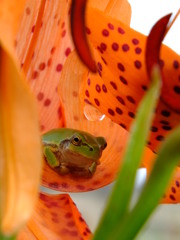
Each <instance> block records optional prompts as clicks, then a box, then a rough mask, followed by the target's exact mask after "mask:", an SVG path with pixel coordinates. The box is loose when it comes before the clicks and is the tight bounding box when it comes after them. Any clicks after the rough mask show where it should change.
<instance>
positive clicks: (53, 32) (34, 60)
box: [16, 0, 73, 132]
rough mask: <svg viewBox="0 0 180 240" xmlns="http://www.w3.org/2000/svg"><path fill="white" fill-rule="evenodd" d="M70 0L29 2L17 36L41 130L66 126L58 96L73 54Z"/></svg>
mask: <svg viewBox="0 0 180 240" xmlns="http://www.w3.org/2000/svg"><path fill="white" fill-rule="evenodd" d="M69 8H70V1H65V0H63V1H45V0H43V1H30V0H29V1H27V2H26V6H25V9H24V14H23V17H22V21H21V26H20V28H19V32H18V34H17V37H16V50H17V54H18V58H19V60H20V64H21V67H22V69H23V70H24V71H25V74H26V76H27V79H28V82H29V84H30V86H31V88H32V89H33V92H34V94H35V96H36V98H37V101H38V105H39V112H40V123H41V130H42V131H43V132H45V131H48V130H49V129H52V128H55V127H56V128H57V127H61V126H63V124H64V122H63V116H62V109H61V105H60V100H59V96H58V93H57V86H58V80H59V77H60V74H61V71H62V68H63V64H64V61H65V59H66V58H67V56H68V55H69V53H70V52H71V51H72V48H73V46H72V42H71V37H70V33H69Z"/></svg>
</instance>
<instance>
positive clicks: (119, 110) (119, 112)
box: [116, 107, 123, 115]
mask: <svg viewBox="0 0 180 240" xmlns="http://www.w3.org/2000/svg"><path fill="white" fill-rule="evenodd" d="M116 112H117V113H118V114H119V115H121V114H123V111H122V110H121V109H120V108H118V107H116Z"/></svg>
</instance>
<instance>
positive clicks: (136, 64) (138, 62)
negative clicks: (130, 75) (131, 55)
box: [134, 60, 142, 69]
mask: <svg viewBox="0 0 180 240" xmlns="http://www.w3.org/2000/svg"><path fill="white" fill-rule="evenodd" d="M134 66H135V67H136V68H137V69H140V68H141V67H142V63H141V62H140V61H139V60H136V61H135V62H134Z"/></svg>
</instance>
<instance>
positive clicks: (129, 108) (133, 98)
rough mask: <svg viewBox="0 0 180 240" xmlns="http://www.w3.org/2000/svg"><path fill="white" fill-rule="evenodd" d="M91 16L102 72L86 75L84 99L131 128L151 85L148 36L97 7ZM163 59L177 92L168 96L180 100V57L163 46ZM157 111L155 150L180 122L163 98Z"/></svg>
mask: <svg viewBox="0 0 180 240" xmlns="http://www.w3.org/2000/svg"><path fill="white" fill-rule="evenodd" d="M87 19H88V21H87V22H88V28H89V29H90V34H89V40H90V42H91V44H92V46H93V47H94V49H95V50H94V55H95V58H96V62H97V66H98V72H99V75H95V76H94V75H93V74H91V73H89V74H88V75H87V76H84V85H83V90H82V98H83V99H85V101H88V102H90V103H91V104H92V105H94V106H95V107H96V108H97V109H99V110H100V112H102V113H104V114H105V115H106V116H108V117H110V118H111V119H112V120H113V121H114V122H116V123H118V124H119V125H120V126H122V127H123V128H125V129H127V130H129V126H130V124H131V123H132V119H133V118H134V117H135V115H136V108H137V105H138V104H139V102H140V100H141V99H142V96H143V95H144V93H145V90H146V89H147V88H148V85H149V78H148V76H147V72H146V66H145V47H146V36H144V35H143V34H140V33H139V32H137V31H135V30H133V29H131V28H130V27H128V26H127V25H125V24H123V23H122V22H121V21H118V20H116V19H115V18H111V17H110V16H108V15H105V14H103V13H101V12H100V11H98V10H97V9H93V8H88V12H87ZM94 21H96V24H95V25H94V24H93V22H94ZM161 59H162V60H161V65H162V68H163V76H164V78H163V80H164V83H167V84H168V86H169V87H168V89H169V91H170V92H171V93H173V95H172V94H170V95H169V94H168V93H167V96H171V99H173V96H174V97H175V99H177V98H178V99H179V97H178V96H179V93H178V91H176V90H177V89H178V86H179V73H180V72H179V71H180V68H179V62H180V57H179V56H178V55H177V54H176V53H175V52H173V51H172V50H171V49H170V48H168V47H166V46H164V45H163V46H162V49H161ZM168 79H171V81H169V80H168ZM173 89H176V90H173ZM178 103H179V100H178V101H177V102H176V106H179V105H180V104H178ZM156 113H157V114H156V118H155V120H154V123H153V126H152V128H151V136H150V140H149V142H148V144H149V147H150V148H151V149H152V150H153V151H156V150H157V149H158V146H159V144H160V142H161V141H162V140H163V138H164V137H165V136H166V134H167V133H168V132H169V131H170V130H171V129H172V128H174V127H175V126H177V125H178V124H179V121H180V114H178V112H177V111H173V110H172V109H171V108H169V107H168V106H167V104H166V103H164V101H159V104H158V107H157V110H156Z"/></svg>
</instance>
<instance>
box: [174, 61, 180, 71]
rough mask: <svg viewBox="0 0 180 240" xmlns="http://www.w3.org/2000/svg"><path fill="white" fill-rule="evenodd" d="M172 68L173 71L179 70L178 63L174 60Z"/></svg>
mask: <svg viewBox="0 0 180 240" xmlns="http://www.w3.org/2000/svg"><path fill="white" fill-rule="evenodd" d="M173 67H174V68H175V69H178V68H179V62H178V61H177V60H174V62H173Z"/></svg>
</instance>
